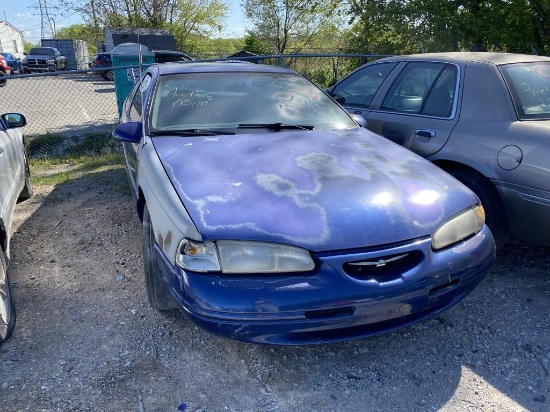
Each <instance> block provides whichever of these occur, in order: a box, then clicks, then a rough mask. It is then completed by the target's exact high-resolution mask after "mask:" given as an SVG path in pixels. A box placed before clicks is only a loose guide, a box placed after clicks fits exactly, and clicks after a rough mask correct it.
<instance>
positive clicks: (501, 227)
mask: <svg viewBox="0 0 550 412" xmlns="http://www.w3.org/2000/svg"><path fill="white" fill-rule="evenodd" d="M448 173H449V174H450V175H451V176H453V177H454V178H455V179H457V180H458V181H460V182H461V183H463V184H464V185H466V186H468V188H470V190H472V191H473V192H474V193H475V194H476V195H477V197H479V200H480V201H481V205H482V206H483V208H484V209H485V221H486V223H487V226H489V229H491V233H492V234H493V238H494V239H495V245H496V248H497V250H498V249H500V248H502V247H503V246H504V244H505V243H506V241H507V240H508V235H509V233H508V223H507V221H506V212H505V211H504V206H503V205H502V201H501V200H500V196H499V195H498V192H497V190H496V188H495V187H494V186H493V184H492V183H491V182H490V181H489V180H488V179H487V178H486V177H484V176H481V175H477V174H474V173H472V172H469V171H467V170H463V169H453V170H449V171H448Z"/></svg>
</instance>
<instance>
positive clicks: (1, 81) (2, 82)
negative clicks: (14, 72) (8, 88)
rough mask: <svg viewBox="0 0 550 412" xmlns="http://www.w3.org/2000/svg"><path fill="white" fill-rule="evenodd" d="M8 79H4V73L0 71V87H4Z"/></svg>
mask: <svg viewBox="0 0 550 412" xmlns="http://www.w3.org/2000/svg"><path fill="white" fill-rule="evenodd" d="M7 82H8V81H7V80H6V73H4V72H3V71H0V87H4V86H5V85H6V83H7Z"/></svg>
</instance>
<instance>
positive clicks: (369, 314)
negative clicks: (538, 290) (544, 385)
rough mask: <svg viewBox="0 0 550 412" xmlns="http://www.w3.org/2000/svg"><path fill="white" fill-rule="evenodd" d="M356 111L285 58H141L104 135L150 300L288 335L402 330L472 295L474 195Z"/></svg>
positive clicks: (477, 248)
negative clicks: (281, 61) (136, 235)
mask: <svg viewBox="0 0 550 412" xmlns="http://www.w3.org/2000/svg"><path fill="white" fill-rule="evenodd" d="M358 121H360V118H358V119H355V118H354V117H352V116H351V115H349V114H348V113H347V112H346V111H345V110H344V109H343V108H342V107H341V106H339V105H338V104H337V103H336V102H335V101H334V100H332V99H331V98H330V97H328V96H327V95H326V94H325V93H324V92H323V91H322V90H321V89H319V88H318V87H317V86H316V85H314V84H313V83H311V82H310V81H309V80H307V79H306V78H305V77H304V76H302V75H300V74H298V73H296V72H294V71H292V70H288V69H285V68H280V67H271V66H264V65H256V64H249V63H236V62H232V63H230V62H217V63H188V64H184V65H181V64H172V63H167V64H162V65H152V66H151V67H149V68H148V69H147V71H146V73H145V74H144V75H143V77H142V78H141V80H140V81H139V82H138V84H136V86H135V88H134V89H133V91H132V92H131V93H130V95H129V96H128V98H127V99H126V102H125V105H124V108H123V111H122V116H121V123H120V124H119V125H118V126H117V127H116V128H115V129H114V131H113V137H114V138H115V139H116V140H118V141H120V142H122V144H123V148H124V154H125V158H126V165H127V171H128V175H129V181H130V186H131V188H132V190H133V193H134V196H135V201H136V205H137V212H138V214H139V217H140V218H141V220H142V222H143V259H144V270H145V283H146V290H147V295H148V299H149V303H150V304H151V306H152V307H153V308H155V309H157V310H172V309H175V308H179V309H180V310H181V311H182V312H183V313H184V314H185V315H186V316H188V318H189V319H190V320H191V321H192V322H193V323H195V324H196V325H198V326H199V327H202V328H204V329H205V330H207V331H209V332H211V333H214V334H217V335H219V336H223V337H227V338H232V339H236V340H240V341H244V342H252V343H262V344H274V345H303V344H317V343H326V342H336V341H344V340H349V339H355V338H363V337H367V336H371V335H375V334H379V333H383V332H388V331H391V330H394V329H397V328H400V327H404V326H407V325H411V324H413V323H415V322H419V321H421V320H424V319H427V318H430V317H432V316H434V315H436V314H438V313H440V312H441V311H443V310H445V309H448V308H449V307H451V306H453V305H454V304H456V303H457V302H459V301H460V300H461V299H462V298H464V297H465V296H466V295H467V294H468V293H469V292H471V291H472V290H473V289H474V288H475V287H476V285H478V284H479V282H480V281H481V280H482V279H483V277H484V275H485V273H486V272H487V270H488V269H489V268H490V266H491V264H492V263H493V261H494V258H495V245H494V241H493V237H492V235H491V232H490V231H489V229H488V228H487V226H486V225H485V224H484V211H483V208H482V206H481V205H480V203H479V199H478V198H477V197H476V195H475V194H474V193H473V192H472V191H470V190H469V189H468V188H467V187H466V186H464V185H462V184H461V183H459V182H458V181H457V180H455V179H454V178H453V177H451V176H450V175H448V174H446V173H445V172H443V171H442V170H440V169H439V168H437V167H436V166H434V165H432V164H431V163H430V162H428V161H426V160H424V159H423V158H421V157H420V156H418V155H416V154H414V153H412V152H410V151H408V150H406V149H404V148H402V147H400V146H398V145H396V144H395V143H392V142H390V141H389V140H387V139H384V138H382V137H380V136H378V135H376V134H374V133H372V132H370V131H368V130H366V129H365V128H364V127H362V126H361V125H360V124H359V123H358Z"/></svg>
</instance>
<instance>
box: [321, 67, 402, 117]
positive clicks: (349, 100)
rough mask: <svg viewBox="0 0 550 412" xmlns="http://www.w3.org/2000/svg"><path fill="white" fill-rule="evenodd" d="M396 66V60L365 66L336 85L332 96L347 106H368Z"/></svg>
mask: <svg viewBox="0 0 550 412" xmlns="http://www.w3.org/2000/svg"><path fill="white" fill-rule="evenodd" d="M395 66H397V63H396V62H392V63H376V64H372V65H369V66H365V67H364V68H362V69H360V70H357V71H356V72H354V73H352V74H351V75H349V76H348V77H346V78H345V79H343V80H342V81H341V82H340V83H339V84H338V85H336V87H334V89H333V90H332V93H331V94H332V97H333V98H334V99H335V100H336V101H337V102H338V103H340V104H343V105H345V106H351V107H357V108H368V106H369V104H370V103H371V101H372V98H373V97H374V95H375V94H376V92H377V91H378V88H379V87H380V85H381V84H382V83H383V82H384V80H385V79H386V77H388V75H389V74H390V73H391V72H392V70H393V69H394V68H395Z"/></svg>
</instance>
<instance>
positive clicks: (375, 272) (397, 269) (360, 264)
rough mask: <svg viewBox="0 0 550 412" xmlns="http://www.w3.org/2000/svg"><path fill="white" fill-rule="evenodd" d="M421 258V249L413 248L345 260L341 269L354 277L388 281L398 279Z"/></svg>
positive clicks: (422, 256) (420, 260) (418, 262)
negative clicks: (370, 257) (411, 249)
mask: <svg viewBox="0 0 550 412" xmlns="http://www.w3.org/2000/svg"><path fill="white" fill-rule="evenodd" d="M423 259H424V255H423V253H422V252H421V251H419V250H413V251H409V252H403V253H397V254H393V255H387V256H377V257H375V258H372V259H364V260H358V261H353V262H347V263H344V265H343V267H342V269H343V270H344V272H345V273H346V274H347V275H349V276H351V277H352V278H355V279H359V280H376V281H378V282H388V281H390V280H394V279H398V278H399V277H400V276H401V275H402V274H403V273H405V272H407V271H409V270H411V269H412V268H414V267H415V266H417V265H418V264H420V262H422V260H423Z"/></svg>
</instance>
